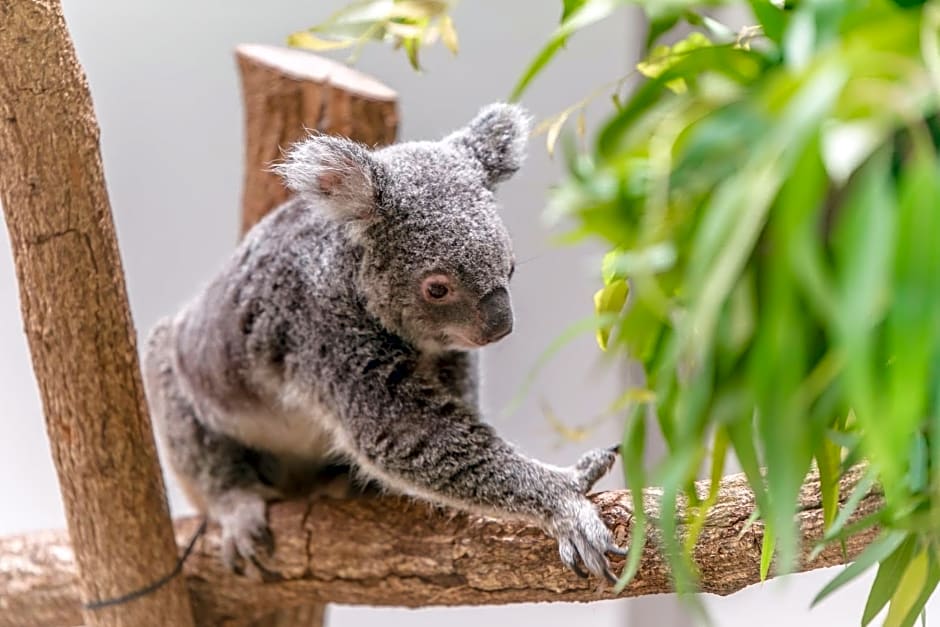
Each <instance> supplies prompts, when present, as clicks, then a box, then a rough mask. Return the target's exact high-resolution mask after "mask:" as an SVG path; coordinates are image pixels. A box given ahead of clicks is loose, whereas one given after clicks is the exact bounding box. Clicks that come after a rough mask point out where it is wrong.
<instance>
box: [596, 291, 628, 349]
mask: <svg viewBox="0 0 940 627" xmlns="http://www.w3.org/2000/svg"><path fill="white" fill-rule="evenodd" d="M629 292H630V286H629V284H628V283H627V282H626V281H624V280H623V279H619V280H615V281H612V282H610V283H609V284H607V285H605V286H604V287H602V288H601V289H599V290H598V291H597V292H596V293H595V294H594V311H595V313H597V315H598V316H604V315H607V316H616V315H617V314H619V313H620V312H621V311H622V310H623V306H624V305H625V304H626V302H627V294H629ZM613 326H614V325H613V323H610V324H605V325H600V326H598V327H597V345H598V346H600V348H601V350H602V351H606V350H607V340H608V339H609V338H610V331H611V329H613Z"/></svg>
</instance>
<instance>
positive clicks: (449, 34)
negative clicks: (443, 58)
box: [439, 15, 460, 54]
mask: <svg viewBox="0 0 940 627" xmlns="http://www.w3.org/2000/svg"><path fill="white" fill-rule="evenodd" d="M439 28H440V31H441V41H442V42H444V45H445V46H447V49H448V50H450V51H451V53H452V54H457V52H459V50H460V43H459V40H458V39H457V29H456V28H454V20H453V19H451V17H450V16H449V15H445V16H443V17H442V18H441V23H440V27H439Z"/></svg>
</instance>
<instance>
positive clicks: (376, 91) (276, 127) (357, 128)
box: [235, 44, 398, 233]
mask: <svg viewBox="0 0 940 627" xmlns="http://www.w3.org/2000/svg"><path fill="white" fill-rule="evenodd" d="M235 56H236V58H237V59H238V68H239V71H240V72H241V79H242V92H243V95H244V101H245V188H244V196H243V200H242V233H244V232H245V231H247V230H248V229H250V228H251V227H252V225H254V223H255V222H257V221H258V220H260V219H261V218H262V217H263V216H264V215H265V214H266V213H267V212H268V211H270V210H271V209H273V208H274V207H276V206H277V205H279V204H281V203H282V202H284V201H285V200H287V197H288V192H287V190H286V189H285V188H284V185H283V183H282V182H281V179H280V178H279V177H278V176H276V175H275V174H273V173H271V172H270V171H269V166H270V165H271V164H272V163H273V162H275V161H277V160H279V159H280V158H281V150H282V149H285V148H287V147H289V146H290V145H291V144H292V143H294V142H296V141H297V140H299V139H301V138H303V137H304V136H305V135H306V134H307V133H308V132H309V131H321V132H323V133H328V134H331V135H342V136H344V137H348V138H350V139H353V140H355V141H358V142H362V143H363V144H366V145H369V146H374V145H384V144H390V143H392V142H393V141H395V133H396V131H397V128H398V95H397V94H396V93H395V92H394V91H392V90H391V89H389V88H388V87H386V86H385V85H383V84H381V83H380V82H378V81H377V80H375V79H373V78H371V77H369V76H367V75H365V74H362V73H361V72H357V71H356V70H354V69H352V68H349V67H347V66H345V65H342V64H340V63H336V62H335V61H331V60H329V59H325V58H323V57H318V56H316V55H314V54H310V53H308V52H304V51H301V50H290V49H287V48H278V47H275V46H262V45H257V44H244V45H241V46H239V47H238V48H237V50H236V52H235Z"/></svg>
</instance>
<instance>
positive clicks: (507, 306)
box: [480, 287, 512, 342]
mask: <svg viewBox="0 0 940 627" xmlns="http://www.w3.org/2000/svg"><path fill="white" fill-rule="evenodd" d="M480 317H481V319H482V321H483V329H482V332H483V337H484V338H486V340H487V341H490V342H495V341H496V340H499V339H501V338H504V337H506V336H507V335H509V334H510V333H511V332H512V301H511V300H510V298H509V292H508V291H506V288H504V287H497V288H496V289H495V290H493V291H492V292H490V293H489V294H487V295H486V296H484V297H483V298H481V299H480Z"/></svg>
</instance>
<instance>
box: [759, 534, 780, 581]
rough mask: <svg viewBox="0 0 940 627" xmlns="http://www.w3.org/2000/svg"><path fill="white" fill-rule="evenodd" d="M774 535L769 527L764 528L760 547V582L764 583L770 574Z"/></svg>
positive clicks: (774, 543)
mask: <svg viewBox="0 0 940 627" xmlns="http://www.w3.org/2000/svg"><path fill="white" fill-rule="evenodd" d="M776 544H777V543H776V541H775V540H774V533H773V530H772V528H771V527H768V526H765V527H764V538H763V539H762V540H761V545H760V580H761V581H766V580H767V575H768V574H769V573H770V563H771V561H773V558H774V547H775V546H776Z"/></svg>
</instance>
